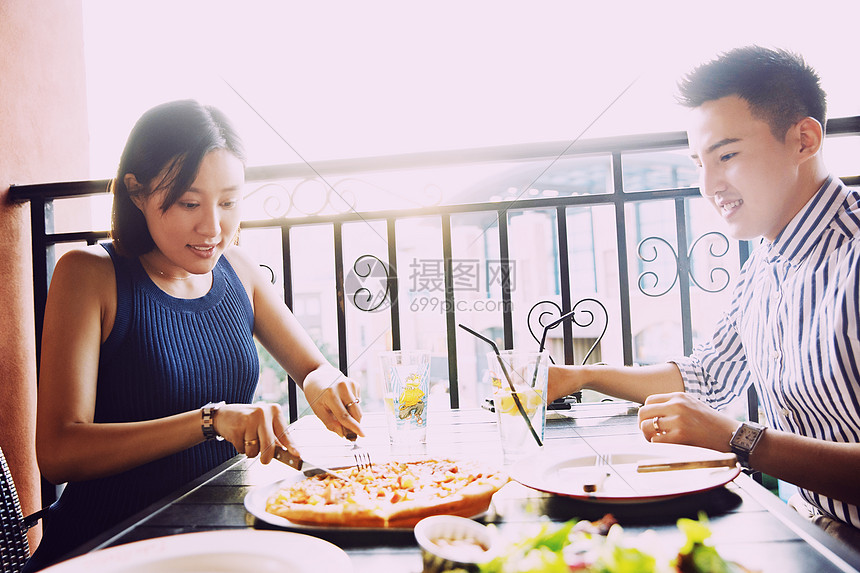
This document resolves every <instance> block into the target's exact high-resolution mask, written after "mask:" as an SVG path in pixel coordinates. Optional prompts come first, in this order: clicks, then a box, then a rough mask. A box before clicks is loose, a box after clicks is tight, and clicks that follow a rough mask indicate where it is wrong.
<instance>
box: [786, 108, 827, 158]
mask: <svg viewBox="0 0 860 573" xmlns="http://www.w3.org/2000/svg"><path fill="white" fill-rule="evenodd" d="M792 129H793V130H795V132H796V137H797V138H798V144H799V145H798V147H797V152H798V154H799V155H800V158H801V161H806V160H807V159H809V158H811V157H813V156H814V155H815V154H816V153H818V151H819V150H820V149H821V144H822V142H823V141H824V128H822V127H821V124H820V123H819V122H818V120H817V119H815V118H813V117H804V118H803V119H801V120H800V121H799V122H797V123H796V124H795V125H794V127H793V128H792Z"/></svg>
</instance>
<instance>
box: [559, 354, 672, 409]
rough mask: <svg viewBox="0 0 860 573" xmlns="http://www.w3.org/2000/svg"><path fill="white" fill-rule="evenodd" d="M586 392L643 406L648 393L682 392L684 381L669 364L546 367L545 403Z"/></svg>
mask: <svg viewBox="0 0 860 573" xmlns="http://www.w3.org/2000/svg"><path fill="white" fill-rule="evenodd" d="M583 389H588V390H595V391H597V392H601V393H603V394H608V395H609V396H614V397H616V398H622V399H624V400H631V401H633V402H639V403H644V402H645V399H646V398H647V397H648V396H650V395H651V394H665V393H668V392H683V391H684V381H683V379H682V378H681V373H680V371H679V370H678V367H677V366H675V365H674V364H672V363H666V364H654V365H652V366H638V367H630V366H620V367H619V366H606V365H597V366H550V368H549V382H548V383H547V398H548V400H549V401H551V400H555V399H556V398H561V397H562V396H567V395H568V394H572V393H574V392H579V391H580V390H583Z"/></svg>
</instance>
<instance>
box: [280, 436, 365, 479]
mask: <svg viewBox="0 0 860 573" xmlns="http://www.w3.org/2000/svg"><path fill="white" fill-rule="evenodd" d="M274 458H275V459H276V460H278V461H279V462H281V463H285V464H287V465H288V466H290V467H291V468H293V469H294V470H298V471H302V468H303V467H305V466H306V465H310V466H311V468H310V469H307V468H306V469H305V470H304V472H303V473H304V474H305V475H315V474H317V473H327V474H328V475H330V476H333V477H336V478H338V479H342V480H345V481H354V480H353V479H352V478H351V477H348V476H347V475H345V474H342V473H340V472H339V471H337V470H334V469H332V468H329V467H326V466H325V465H323V464H318V463H316V462H313V461H311V460H308V459H302V458H301V456H294V455H293V454H291V453H290V452H289V450H287V449H286V448H283V447H281V446H279V445H275V456H274Z"/></svg>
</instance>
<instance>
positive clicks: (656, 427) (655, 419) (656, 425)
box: [651, 416, 666, 435]
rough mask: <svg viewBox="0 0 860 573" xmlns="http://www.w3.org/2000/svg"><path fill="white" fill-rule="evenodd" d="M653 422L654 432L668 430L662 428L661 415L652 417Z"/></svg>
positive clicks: (659, 432) (661, 432)
mask: <svg viewBox="0 0 860 573" xmlns="http://www.w3.org/2000/svg"><path fill="white" fill-rule="evenodd" d="M651 423H652V424H653V425H654V433H655V434H658V435H660V434H665V433H666V432H664V431H662V430H661V429H660V416H655V417H653V418H651Z"/></svg>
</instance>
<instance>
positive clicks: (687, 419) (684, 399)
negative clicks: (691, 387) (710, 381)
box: [639, 392, 739, 452]
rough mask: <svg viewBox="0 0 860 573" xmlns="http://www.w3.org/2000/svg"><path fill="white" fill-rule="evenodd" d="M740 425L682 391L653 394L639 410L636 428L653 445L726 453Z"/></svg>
mask: <svg viewBox="0 0 860 573" xmlns="http://www.w3.org/2000/svg"><path fill="white" fill-rule="evenodd" d="M738 424H739V422H738V421H737V420H735V419H734V418H732V417H730V416H727V415H726V414H723V413H721V412H718V411H717V410H714V409H713V408H711V407H710V406H708V405H707V404H705V403H704V402H702V401H700V400H697V399H696V398H693V397H692V396H690V395H689V394H685V393H684V392H671V393H669V394H654V395H652V396H649V397H648V398H647V399H646V400H645V404H644V405H643V406H642V407H641V408H639V428H640V429H641V430H642V433H643V434H644V435H645V438H646V439H647V440H649V441H651V442H654V443H658V442H660V443H670V444H685V445H688V446H699V447H702V448H710V449H712V450H718V451H721V452H728V451H729V450H730V448H729V440H730V439H731V437H732V433H733V432H734V431H735V429H737V427H738Z"/></svg>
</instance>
